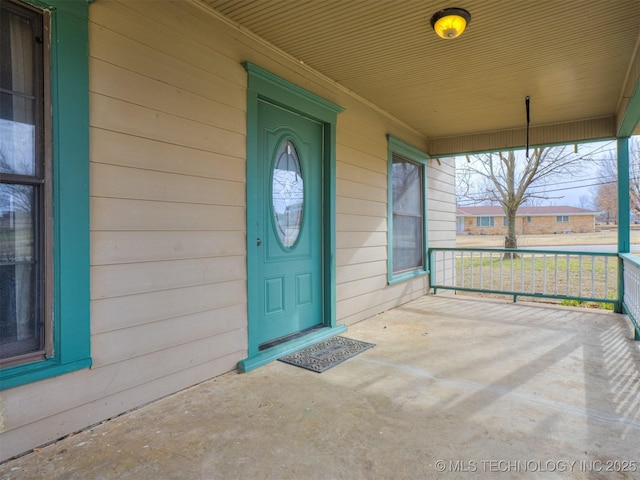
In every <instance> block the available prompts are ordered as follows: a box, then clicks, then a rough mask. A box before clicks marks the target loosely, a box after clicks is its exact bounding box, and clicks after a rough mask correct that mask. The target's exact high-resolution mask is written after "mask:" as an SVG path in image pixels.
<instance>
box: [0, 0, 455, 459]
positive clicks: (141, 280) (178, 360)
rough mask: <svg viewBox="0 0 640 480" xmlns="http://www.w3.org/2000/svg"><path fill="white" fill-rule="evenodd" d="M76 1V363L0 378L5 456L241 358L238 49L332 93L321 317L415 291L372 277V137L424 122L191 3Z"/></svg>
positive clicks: (444, 230) (380, 142) (383, 222)
mask: <svg viewBox="0 0 640 480" xmlns="http://www.w3.org/2000/svg"><path fill="white" fill-rule="evenodd" d="M89 14H90V24H89V41H90V109H91V111H90V142H91V164H90V169H91V170H90V174H91V177H90V192H91V282H92V283H91V332H92V341H91V352H92V357H93V361H94V365H93V367H92V368H91V369H87V370H82V371H79V372H74V373H72V374H69V375H63V376H61V377H56V378H51V379H47V380H43V381H41V382H36V383H33V384H29V385H25V386H22V387H18V388H15V389H12V390H9V391H5V392H3V402H4V403H3V405H4V413H5V424H4V429H5V432H4V433H3V437H2V443H3V445H12V447H11V448H12V452H7V453H9V454H15V453H20V452H22V451H24V450H26V449H28V448H32V447H34V446H37V445H40V444H42V443H45V442H47V441H51V440H54V439H55V438H57V437H60V436H62V435H66V434H68V433H71V432H72V431H75V430H78V429H80V428H83V427H86V426H87V425H90V424H92V423H95V422H99V421H101V420H103V419H105V418H108V417H110V416H113V415H117V414H119V413H121V412H123V411H126V410H127V409H130V408H133V407H136V406H138V405H142V404H144V403H146V402H149V401H152V400H154V399H157V398H160V397H162V396H164V395H167V394H170V393H172V392H175V391H177V390H180V389H182V388H185V387H187V386H189V385H193V384H195V383H198V382H200V381H203V380H205V379H207V378H211V377H213V376H215V375H218V374H221V373H224V372H227V371H230V370H233V369H234V367H235V366H236V363H237V362H238V361H239V360H241V359H242V358H244V357H245V356H246V353H247V291H246V280H247V272H246V246H245V243H246V198H245V195H246V193H245V188H246V178H245V176H246V172H245V169H246V161H245V158H246V127H245V125H246V123H245V122H246V94H247V92H246V78H247V75H246V72H245V71H244V69H243V68H242V65H241V62H242V61H251V62H254V63H256V64H258V65H260V66H262V67H264V68H266V69H268V70H270V71H272V72H273V73H275V74H276V75H280V76H282V77H284V78H286V79H287V80H289V81H291V82H293V83H295V84H297V85H299V86H301V87H303V88H306V89H308V90H310V91H312V92H314V93H316V94H318V95H320V96H322V97H324V98H326V99H327V100H329V101H332V102H334V103H336V104H338V105H341V106H342V107H344V108H345V111H344V112H342V113H340V114H339V115H338V123H337V138H336V143H337V145H336V188H337V198H336V212H337V214H336V219H335V221H336V230H337V232H336V246H337V249H336V267H337V269H336V278H337V318H338V322H339V323H347V324H351V323H354V322H357V321H360V320H363V319H366V318H368V317H370V316H372V315H376V314H378V313H380V312H382V311H384V310H388V309H390V308H393V307H395V306H397V305H400V304H402V303H405V302H407V301H409V300H411V299H413V298H416V297H418V296H420V295H423V294H424V293H426V292H427V291H428V281H427V277H422V278H418V279H415V280H411V281H407V282H402V283H400V284H397V285H392V286H389V285H387V282H386V274H387V273H386V272H387V266H386V262H387V139H386V135H387V134H392V135H394V136H395V137H398V138H401V139H403V140H404V141H406V142H407V143H409V144H411V145H413V146H415V147H417V148H420V149H424V148H425V145H426V139H425V138H423V137H421V136H420V135H418V134H417V133H416V132H414V131H412V130H411V129H409V128H408V127H406V126H405V125H403V124H401V123H400V122H398V121H397V120H394V119H393V118H391V117H390V116H388V115H386V114H384V113H383V112H381V111H379V110H378V109H377V108H375V107H373V106H372V105H369V104H367V103H366V102H365V101H362V100H361V99H358V98H355V97H354V96H352V95H351V94H350V93H348V92H347V91H346V90H344V89H341V88H340V87H339V86H337V85H336V84H334V83H333V82H331V81H329V80H328V79H326V78H324V77H322V76H321V75H317V74H316V73H314V72H313V71H312V70H311V69H309V68H308V67H306V66H304V65H302V64H300V62H297V61H295V60H294V59H291V58H290V57H288V56H287V55H286V54H282V53H280V52H277V51H276V50H274V48H273V47H271V46H270V45H268V44H266V43H265V42H262V41H260V40H257V39H256V38H254V37H252V36H251V35H247V34H246V33H245V32H241V31H239V30H238V29H236V28H235V27H233V26H232V25H231V24H229V23H228V22H225V21H222V20H221V19H220V18H219V17H218V16H217V15H215V14H213V15H212V14H210V13H208V12H207V11H206V9H203V8H201V6H199V5H198V4H197V2H190V1H176V2H166V1H154V2H124V1H109V2H103V1H98V2H93V3H91V5H90V7H89ZM432 162H433V161H430V166H429V173H428V175H429V205H430V207H429V208H430V213H429V215H431V212H433V220H430V222H429V235H430V239H432V238H434V239H436V238H437V240H436V242H438V243H439V244H444V243H446V242H447V241H448V240H449V239H450V238H452V239H453V238H455V216H454V215H455V207H454V205H453V203H452V201H453V196H452V192H453V169H452V167H451V165H450V164H446V163H445V162H442V165H441V166H438V165H437V164H435V163H432ZM449 215H450V216H451V218H449ZM449 228H450V230H451V232H449V231H448V229H449ZM43 392H46V397H47V402H42V395H43ZM69 392H73V395H69Z"/></svg>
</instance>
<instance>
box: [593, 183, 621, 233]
mask: <svg viewBox="0 0 640 480" xmlns="http://www.w3.org/2000/svg"><path fill="white" fill-rule="evenodd" d="M595 203H596V205H597V207H598V210H600V212H601V213H602V214H603V215H604V218H605V221H606V222H607V225H608V224H609V223H611V222H612V221H613V222H614V223H616V221H617V218H618V183H617V182H615V181H613V182H610V183H605V184H603V185H600V186H599V187H598V190H597V193H596V198H595Z"/></svg>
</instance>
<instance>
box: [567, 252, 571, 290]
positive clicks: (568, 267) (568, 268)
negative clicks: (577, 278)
mask: <svg viewBox="0 0 640 480" xmlns="http://www.w3.org/2000/svg"><path fill="white" fill-rule="evenodd" d="M570 269H571V267H570V266H569V254H567V297H568V296H569V282H570V276H569V270H570Z"/></svg>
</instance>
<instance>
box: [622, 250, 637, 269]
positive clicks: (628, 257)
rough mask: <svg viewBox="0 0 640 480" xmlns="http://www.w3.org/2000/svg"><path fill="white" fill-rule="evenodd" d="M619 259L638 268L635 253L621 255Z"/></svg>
mask: <svg viewBox="0 0 640 480" xmlns="http://www.w3.org/2000/svg"><path fill="white" fill-rule="evenodd" d="M620 258H622V259H624V260H627V261H629V262H631V263H633V264H635V265H637V266H638V267H640V256H639V255H636V254H635V253H621V254H620Z"/></svg>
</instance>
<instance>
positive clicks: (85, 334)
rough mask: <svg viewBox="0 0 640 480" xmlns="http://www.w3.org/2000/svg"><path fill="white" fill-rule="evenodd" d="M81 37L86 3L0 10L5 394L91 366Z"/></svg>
mask: <svg viewBox="0 0 640 480" xmlns="http://www.w3.org/2000/svg"><path fill="white" fill-rule="evenodd" d="M87 38H88V35H87V3H86V0H48V1H44V0H29V1H19V0H3V1H2V2H1V3H0V388H2V389H4V388H11V387H15V386H18V385H21V384H24V383H28V382H33V381H36V380H40V379H43V378H46V377H50V376H54V375H59V374H62V373H66V372H69V371H72V370H76V369H78V368H84V367H87V366H89V365H90V363H91V360H90V348H89V345H90V337H89V335H90V329H89V195H88V193H89V192H88V183H89V149H88V136H89V135H88V116H89V114H88V45H87ZM54 319H55V321H54Z"/></svg>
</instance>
